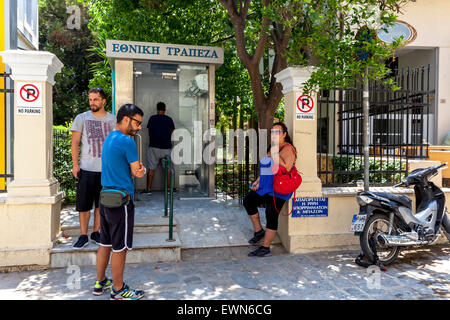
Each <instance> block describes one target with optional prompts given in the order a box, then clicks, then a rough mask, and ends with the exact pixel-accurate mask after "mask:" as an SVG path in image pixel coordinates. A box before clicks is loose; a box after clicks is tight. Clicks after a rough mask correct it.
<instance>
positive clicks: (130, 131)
mask: <svg viewBox="0 0 450 320" xmlns="http://www.w3.org/2000/svg"><path fill="white" fill-rule="evenodd" d="M137 132H138V130H133V126H132V125H131V121H130V123H129V124H128V135H130V136H135V135H136V133H137Z"/></svg>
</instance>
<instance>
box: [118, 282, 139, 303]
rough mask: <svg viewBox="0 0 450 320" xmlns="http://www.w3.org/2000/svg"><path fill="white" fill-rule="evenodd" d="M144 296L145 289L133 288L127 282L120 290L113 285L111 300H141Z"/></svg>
mask: <svg viewBox="0 0 450 320" xmlns="http://www.w3.org/2000/svg"><path fill="white" fill-rule="evenodd" d="M142 297H144V291H142V290H132V289H130V288H129V287H128V286H127V285H126V284H125V283H124V284H123V288H122V289H121V290H119V291H116V290H114V288H113V287H111V300H139V299H142Z"/></svg>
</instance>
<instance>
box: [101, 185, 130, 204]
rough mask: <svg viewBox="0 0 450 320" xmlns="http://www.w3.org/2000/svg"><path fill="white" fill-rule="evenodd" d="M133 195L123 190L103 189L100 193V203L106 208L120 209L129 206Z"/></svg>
mask: <svg viewBox="0 0 450 320" xmlns="http://www.w3.org/2000/svg"><path fill="white" fill-rule="evenodd" d="M130 199H131V195H130V194H129V193H128V192H126V191H122V190H117V189H102V191H100V203H101V204H102V205H103V206H104V207H106V208H119V207H122V206H124V205H125V206H126V205H128V203H129V202H130Z"/></svg>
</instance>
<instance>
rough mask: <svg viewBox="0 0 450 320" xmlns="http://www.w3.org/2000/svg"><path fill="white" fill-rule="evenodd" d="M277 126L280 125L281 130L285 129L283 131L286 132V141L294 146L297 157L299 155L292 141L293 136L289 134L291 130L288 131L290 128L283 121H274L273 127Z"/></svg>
mask: <svg viewBox="0 0 450 320" xmlns="http://www.w3.org/2000/svg"><path fill="white" fill-rule="evenodd" d="M275 126H280V127H281V130H282V131H283V133H286V137H284V141H285V142H287V143H289V144H290V145H291V146H293V147H294V150H295V157H297V149H296V148H295V146H294V143H293V142H292V138H291V136H290V135H289V132H288V129H287V127H286V125H285V124H284V123H283V122H276V123H274V124H273V125H272V128H273V127H275Z"/></svg>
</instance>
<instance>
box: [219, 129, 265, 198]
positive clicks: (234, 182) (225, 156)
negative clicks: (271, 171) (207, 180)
mask: <svg viewBox="0 0 450 320" xmlns="http://www.w3.org/2000/svg"><path fill="white" fill-rule="evenodd" d="M222 135H223V145H222V147H221V148H218V149H217V160H216V164H215V168H214V173H215V195H216V198H221V199H225V200H226V199H230V198H231V199H238V200H239V203H240V204H242V200H243V198H244V197H245V195H246V194H247V193H248V191H249V190H250V187H249V185H250V184H251V183H253V182H254V181H255V180H256V179H257V178H258V170H259V169H258V164H257V163H256V164H253V163H251V162H250V141H249V137H248V136H246V137H245V139H244V145H243V146H237V144H236V143H234V141H231V140H230V138H229V137H227V135H226V134H224V133H223V134H222ZM233 139H234V138H233ZM257 145H258V147H259V143H257ZM238 147H239V148H243V149H244V159H243V161H239V159H238V156H237V152H236V151H237V148H238ZM257 154H259V148H257Z"/></svg>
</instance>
